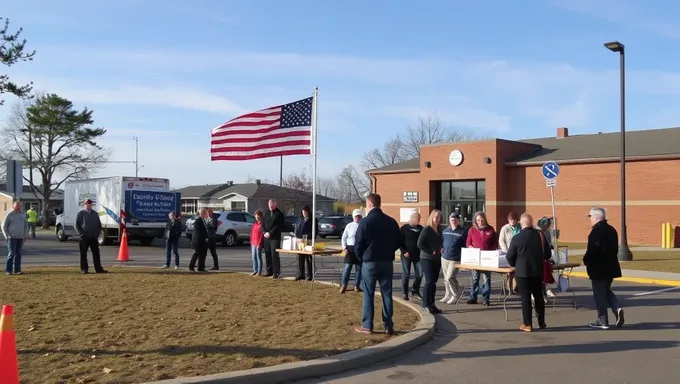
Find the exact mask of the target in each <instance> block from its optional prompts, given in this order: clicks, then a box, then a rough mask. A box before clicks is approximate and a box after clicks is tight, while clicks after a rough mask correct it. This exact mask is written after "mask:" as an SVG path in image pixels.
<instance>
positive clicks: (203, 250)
mask: <svg viewBox="0 0 680 384" xmlns="http://www.w3.org/2000/svg"><path fill="white" fill-rule="evenodd" d="M198 217H199V219H198V220H196V221H195V222H194V233H193V234H192V236H191V247H192V248H193V249H194V254H193V255H191V261H189V270H190V271H191V272H195V268H196V261H198V271H199V272H207V271H206V270H205V258H206V257H208V227H207V225H206V220H207V217H208V212H207V211H206V209H205V208H201V209H200V210H199V211H198Z"/></svg>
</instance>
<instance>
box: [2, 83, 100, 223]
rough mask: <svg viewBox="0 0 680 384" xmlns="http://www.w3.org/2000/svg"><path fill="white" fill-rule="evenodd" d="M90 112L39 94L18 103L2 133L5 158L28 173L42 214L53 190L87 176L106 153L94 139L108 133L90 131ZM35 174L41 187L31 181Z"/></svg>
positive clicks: (27, 178) (48, 95) (51, 96)
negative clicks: (13, 160) (20, 162)
mask: <svg viewBox="0 0 680 384" xmlns="http://www.w3.org/2000/svg"><path fill="white" fill-rule="evenodd" d="M92 123H93V120H92V111H91V110H89V109H87V108H85V109H83V110H82V111H76V110H75V109H74V108H73V103H71V102H70V101H69V100H66V99H64V98H62V97H59V96H57V95H54V94H47V95H38V96H37V97H36V98H35V99H32V100H28V101H23V102H20V103H19V104H17V105H16V106H15V107H14V108H13V109H12V111H11V112H10V115H9V117H8V119H7V123H6V125H5V127H4V128H3V130H2V131H1V132H0V136H2V139H3V142H4V143H5V144H4V145H5V151H6V155H7V156H10V157H11V158H15V159H18V160H21V161H22V162H23V163H24V164H26V167H27V168H29V169H30V171H29V177H26V176H24V179H25V180H26V181H28V182H29V184H30V186H31V190H32V191H33V194H34V196H35V198H36V199H37V200H42V202H43V210H44V211H45V213H46V210H47V209H48V204H49V200H50V197H51V195H52V193H53V192H54V191H56V190H57V189H59V188H60V187H61V186H62V184H63V183H64V182H65V181H66V180H69V179H79V178H86V177H88V176H90V175H92V174H93V173H94V172H95V171H96V170H98V169H99V168H101V167H102V166H103V165H104V164H105V163H106V159H107V158H109V157H110V151H107V150H106V149H104V148H102V147H100V146H99V145H98V144H97V143H96V142H95V140H97V139H98V138H100V137H101V136H103V135H104V134H105V133H106V130H105V129H103V128H92V127H91V125H92ZM33 172H37V173H38V174H39V175H40V178H39V179H40V184H39V185H35V184H34V183H33Z"/></svg>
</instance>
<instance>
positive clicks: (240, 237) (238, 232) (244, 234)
mask: <svg viewBox="0 0 680 384" xmlns="http://www.w3.org/2000/svg"><path fill="white" fill-rule="evenodd" d="M213 218H215V219H217V240H218V241H221V242H222V245H224V246H227V247H231V246H234V245H237V244H242V243H243V242H245V241H250V229H251V228H252V227H253V223H255V216H253V215H251V214H250V213H248V212H241V211H215V212H213ZM196 220H198V215H194V216H193V217H192V218H190V219H188V220H187V222H186V234H187V237H188V238H189V239H191V234H192V233H193V232H194V222H195V221H196Z"/></svg>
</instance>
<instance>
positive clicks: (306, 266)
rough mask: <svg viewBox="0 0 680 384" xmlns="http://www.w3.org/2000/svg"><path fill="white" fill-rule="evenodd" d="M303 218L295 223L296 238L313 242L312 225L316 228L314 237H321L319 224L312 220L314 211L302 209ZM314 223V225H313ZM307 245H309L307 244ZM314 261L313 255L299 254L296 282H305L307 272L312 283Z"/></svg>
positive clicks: (306, 208)
mask: <svg viewBox="0 0 680 384" xmlns="http://www.w3.org/2000/svg"><path fill="white" fill-rule="evenodd" d="M301 214H302V216H301V217H299V218H298V220H297V222H296V223H295V237H296V238H297V239H298V240H301V239H303V236H307V240H308V241H310V242H311V240H312V225H314V226H315V227H316V228H315V229H314V235H315V236H318V235H319V223H318V222H317V221H316V219H315V218H312V210H311V208H309V206H308V205H305V206H304V207H302V212H301ZM312 223H314V224H312ZM305 245H307V244H305ZM313 261H314V260H313V259H312V255H305V254H298V275H297V277H296V278H295V280H296V281H297V280H304V279H305V272H306V277H307V281H312V278H313V277H314V269H313V267H314V266H313Z"/></svg>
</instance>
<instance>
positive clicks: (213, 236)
mask: <svg viewBox="0 0 680 384" xmlns="http://www.w3.org/2000/svg"><path fill="white" fill-rule="evenodd" d="M214 213H215V212H213V210H212V209H210V208H208V217H207V218H206V219H205V227H206V229H207V230H208V250H209V251H210V255H211V256H212V259H213V267H212V268H210V270H211V271H219V269H220V265H219V263H218V261H217V218H216V217H215V214H214ZM218 217H219V216H218Z"/></svg>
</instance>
